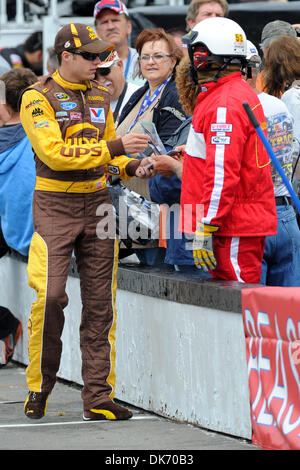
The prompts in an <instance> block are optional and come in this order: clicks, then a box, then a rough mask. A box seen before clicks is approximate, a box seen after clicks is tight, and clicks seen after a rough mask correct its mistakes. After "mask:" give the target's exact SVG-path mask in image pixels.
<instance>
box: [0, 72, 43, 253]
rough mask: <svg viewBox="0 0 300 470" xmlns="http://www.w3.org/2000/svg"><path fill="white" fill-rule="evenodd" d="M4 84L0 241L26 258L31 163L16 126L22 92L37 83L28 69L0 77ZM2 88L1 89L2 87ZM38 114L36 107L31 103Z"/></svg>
mask: <svg viewBox="0 0 300 470" xmlns="http://www.w3.org/2000/svg"><path fill="white" fill-rule="evenodd" d="M0 80H1V83H2V85H3V83H4V89H5V101H6V102H5V104H1V105H0V106H1V108H2V109H1V110H0V112H1V115H2V114H3V115H4V112H3V111H5V112H6V113H7V114H8V119H7V120H6V122H5V124H4V125H3V126H2V127H0V219H1V230H2V234H3V238H4V240H5V242H6V244H7V245H8V247H9V248H12V249H13V250H15V251H17V252H19V253H20V254H21V255H23V256H27V255H28V251H29V245H30V242H31V238H32V234H33V221H32V196H33V190H34V185H35V162H34V158H33V152H32V147H31V144H30V142H29V140H28V137H27V136H26V134H25V131H24V129H23V127H22V124H21V123H20V117H19V110H18V101H19V98H20V96H21V94H22V91H23V90H24V89H25V88H27V87H28V86H29V85H31V84H33V83H35V82H36V81H37V77H36V75H35V74H34V73H33V72H32V71H31V70H29V69H25V68H20V69H12V70H10V71H9V72H6V73H5V74H3V75H2V76H1V77H0ZM2 89H3V86H2ZM32 112H38V104H35V103H33V104H32Z"/></svg>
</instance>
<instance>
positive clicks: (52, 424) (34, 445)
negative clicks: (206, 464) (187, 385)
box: [0, 363, 258, 467]
mask: <svg viewBox="0 0 300 470" xmlns="http://www.w3.org/2000/svg"><path fill="white" fill-rule="evenodd" d="M80 393H81V392H80V387H79V386H74V385H72V384H68V383H64V382H62V381H58V382H57V384H56V386H55V388H54V391H53V392H52V394H51V396H50V398H49V401H48V409H47V415H46V416H45V417H44V418H42V419H41V420H38V421H33V420H30V419H28V418H27V417H26V416H25V415H24V413H23V404H24V400H25V398H26V395H27V386H26V380H25V368H24V367H23V366H21V365H19V364H16V363H9V364H8V365H7V366H5V367H3V368H1V369H0V450H25V449H26V450H102V451H103V452H102V453H101V456H102V458H103V459H104V463H112V464H113V463H114V464H119V463H124V462H122V461H121V460H119V461H118V459H121V458H125V457H122V456H123V455H125V454H126V456H127V458H129V457H130V452H128V451H135V452H136V451H150V452H146V453H144V452H142V453H141V454H139V453H138V452H137V453H135V454H134V453H133V454H132V455H140V461H139V462H138V461H128V460H127V461H126V463H127V464H128V463H129V465H130V466H133V467H135V466H138V465H140V464H141V463H143V462H146V461H147V463H151V464H154V463H157V462H155V459H157V458H158V456H159V455H160V456H161V455H165V454H166V452H163V453H161V452H159V451H165V450H169V451H172V454H174V455H175V454H176V455H177V456H176V455H175V457H172V458H175V459H178V458H179V457H178V455H179V454H180V455H181V457H180V458H181V459H183V460H182V463H184V459H185V458H187V459H188V456H190V457H189V459H190V460H191V462H193V463H196V458H197V455H196V454H197V453H196V451H198V450H258V448H257V447H255V446H254V445H252V444H251V443H250V442H248V441H245V440H241V439H237V438H234V437H232V436H226V435H223V434H219V433H215V432H211V431H206V430H203V429H201V428H199V427H196V426H191V425H189V424H185V423H177V422H175V421H170V420H168V419H166V418H163V417H160V416H158V415H155V414H151V413H149V412H146V411H144V410H141V409H137V408H134V407H132V406H130V405H128V407H129V408H130V409H132V410H133V413H134V415H133V418H132V419H130V420H129V421H115V422H113V421H98V422H96V421H93V422H84V421H83V420H82V402H81V395H80ZM154 450H155V451H156V452H152V453H151V451H154ZM112 451H114V452H112ZM118 451H119V453H118ZM125 451H126V452H125ZM176 451H180V452H176ZM182 451H183V452H182ZM193 451H195V453H194V454H193ZM151 455H152V457H150V456H151ZM182 455H183V457H182ZM142 456H143V458H142ZM130 458H131V457H130ZM132 458H133V457H132ZM164 458H165V459H168V458H170V457H164ZM105 459H114V460H113V461H112V460H110V461H105ZM147 459H148V460H147ZM149 459H152V461H151V462H149ZM161 463H166V462H161ZM173 463H178V462H174V461H173ZM187 463H188V462H187Z"/></svg>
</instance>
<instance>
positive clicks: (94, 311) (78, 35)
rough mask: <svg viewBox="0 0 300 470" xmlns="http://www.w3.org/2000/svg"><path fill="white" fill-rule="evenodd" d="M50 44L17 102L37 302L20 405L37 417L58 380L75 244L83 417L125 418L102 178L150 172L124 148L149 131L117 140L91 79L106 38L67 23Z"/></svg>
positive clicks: (135, 148)
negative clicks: (46, 58) (30, 161)
mask: <svg viewBox="0 0 300 470" xmlns="http://www.w3.org/2000/svg"><path fill="white" fill-rule="evenodd" d="M54 48H55V50H56V53H57V55H58V61H59V68H58V70H57V71H56V72H55V73H54V74H53V75H49V76H47V77H43V78H42V79H41V80H40V81H39V82H37V83H36V84H34V85H33V86H32V87H30V88H28V89H27V90H26V91H25V92H24V94H23V97H22V103H21V122H22V124H23V127H24V129H25V131H26V133H27V135H28V137H29V140H30V142H31V144H32V147H33V149H34V152H35V161H36V186H35V192H34V200H33V214H34V215H33V217H34V235H33V237H32V242H31V245H30V252H29V260H28V274H29V285H30V286H31V287H33V288H34V289H35V290H36V293H37V301H36V302H34V303H33V305H32V309H31V316H30V319H29V325H28V327H29V344H28V350H29V359H30V361H29V365H28V368H27V370H26V378H27V384H28V389H29V394H28V398H27V400H26V402H25V406H24V411H25V414H26V416H27V417H29V418H32V419H39V418H42V417H43V416H44V415H45V412H46V406H47V400H48V397H49V395H50V393H51V391H52V389H53V387H54V384H55V381H56V373H57V371H58V368H59V363H60V356H61V350H62V344H61V340H60V337H61V334H62V330H63V325H64V313H63V309H64V308H65V307H66V305H67V303H68V297H67V295H66V292H65V286H66V280H67V277H68V270H69V265H70V261H71V257H72V252H73V251H74V253H75V258H76V262H77V269H78V273H79V277H80V286H81V298H82V305H83V308H82V319H81V320H82V321H81V326H80V347H81V352H82V378H83V383H84V387H83V390H82V399H83V408H84V414H83V418H84V420H94V419H98V420H104V419H128V418H130V417H131V416H132V413H131V411H129V410H127V409H126V408H124V407H121V406H119V405H117V404H116V403H115V402H114V401H113V398H114V389H115V330H116V311H115V295H116V268H117V262H118V259H117V255H118V253H117V252H118V243H117V240H116V238H115V231H114V230H111V228H112V227H111V224H112V226H113V227H114V225H113V222H114V213H113V209H112V204H111V200H110V197H109V192H108V189H107V188H106V176H107V174H112V175H118V176H119V177H120V178H124V179H129V178H130V177H131V176H134V175H136V176H141V177H145V176H149V175H150V173H149V170H146V169H144V168H143V165H145V166H146V165H147V164H148V163H149V162H148V161H147V159H145V162H142V163H141V164H140V161H139V160H135V159H132V158H128V157H127V156H125V154H131V153H135V152H142V151H143V150H144V149H145V148H146V147H147V137H146V136H145V135H141V134H135V135H134V136H133V137H132V136H130V135H128V136H125V138H122V139H120V138H116V134H115V126H114V121H113V116H112V112H111V110H110V106H109V101H110V96H109V93H108V91H107V89H106V88H104V87H102V86H101V85H99V84H97V82H95V81H93V79H94V77H95V72H96V69H97V67H98V66H99V65H100V58H99V54H100V53H101V52H103V51H104V50H107V49H111V48H112V45H111V44H109V43H107V42H105V41H101V40H100V39H99V38H98V36H97V35H96V34H95V32H94V31H93V29H92V28H90V27H89V26H86V25H84V24H74V23H71V24H69V25H66V26H64V27H63V28H62V29H61V30H60V31H59V32H58V33H57V35H56V39H55V44H54ZM107 214H109V215H110V218H109V217H108V216H107ZM104 222H106V223H105V224H104ZM107 225H108V229H109V231H108V232H105V228H106V227H107Z"/></svg>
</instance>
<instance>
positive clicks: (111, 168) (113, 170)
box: [107, 165, 120, 175]
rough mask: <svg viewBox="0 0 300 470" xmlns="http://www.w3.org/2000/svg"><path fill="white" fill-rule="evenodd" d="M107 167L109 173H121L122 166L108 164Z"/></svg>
mask: <svg viewBox="0 0 300 470" xmlns="http://www.w3.org/2000/svg"><path fill="white" fill-rule="evenodd" d="M107 169H108V171H109V173H112V174H113V175H119V174H120V168H119V167H118V166H114V165H108V167H107Z"/></svg>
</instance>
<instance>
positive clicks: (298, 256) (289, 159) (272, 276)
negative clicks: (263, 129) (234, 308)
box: [246, 41, 300, 287]
mask: <svg viewBox="0 0 300 470" xmlns="http://www.w3.org/2000/svg"><path fill="white" fill-rule="evenodd" d="M270 47H272V45H271V46H270ZM247 59H248V69H247V72H246V78H247V82H248V83H249V85H250V86H251V87H252V88H253V89H254V90H255V91H256V92H257V94H258V98H259V100H260V102H261V104H262V107H263V110H264V114H265V118H266V125H267V134H268V140H269V142H270V144H271V146H272V149H273V152H274V154H275V156H276V158H277V160H278V162H279V163H280V165H281V167H282V169H283V171H284V172H285V175H286V177H287V178H288V180H289V181H291V177H292V169H293V153H294V140H293V134H294V118H293V116H292V114H291V113H290V112H289V110H288V108H287V106H286V105H285V103H284V102H283V101H282V100H281V99H279V98H277V97H276V96H274V95H271V94H268V93H265V92H262V93H260V92H259V91H258V90H257V89H256V81H257V76H258V74H259V70H260V66H261V58H260V56H259V54H258V51H257V49H256V48H255V46H254V45H253V44H252V43H251V42H250V41H248V55H247ZM266 67H267V70H268V69H269V65H268V63H267V64H266ZM271 168H272V179H273V185H274V194H275V202H276V210H277V234H276V235H272V236H268V237H266V241H265V249H264V256H263V260H262V272H261V281H260V283H261V284H264V285H269V286H281V287H298V286H300V230H299V227H298V224H297V219H296V214H295V210H294V208H293V206H292V201H291V197H290V194H289V191H288V189H287V188H286V186H285V184H284V183H283V181H282V179H281V177H280V175H279V173H278V172H277V171H276V169H275V167H274V165H273V164H271Z"/></svg>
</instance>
